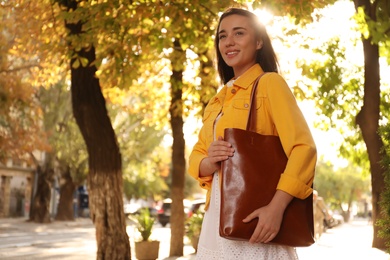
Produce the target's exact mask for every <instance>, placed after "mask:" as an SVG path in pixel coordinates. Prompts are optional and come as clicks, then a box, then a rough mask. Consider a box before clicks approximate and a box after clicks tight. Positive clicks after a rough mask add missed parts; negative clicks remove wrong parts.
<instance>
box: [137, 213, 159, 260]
mask: <svg viewBox="0 0 390 260" xmlns="http://www.w3.org/2000/svg"><path fill="white" fill-rule="evenodd" d="M129 218H130V219H131V220H133V221H134V222H135V223H136V226H137V230H138V232H139V233H140V234H141V237H142V240H141V241H136V242H135V257H136V258H137V259H139V260H144V259H145V260H146V259H157V258H158V252H159V248H160V241H156V240H150V239H149V238H150V235H151V234H152V229H153V225H154V223H155V218H153V217H152V216H151V215H150V212H149V209H148V208H145V209H142V210H141V211H140V213H139V214H138V215H135V216H129Z"/></svg>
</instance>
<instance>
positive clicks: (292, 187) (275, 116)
mask: <svg viewBox="0 0 390 260" xmlns="http://www.w3.org/2000/svg"><path fill="white" fill-rule="evenodd" d="M215 48H216V54H217V68H218V72H219V76H220V79H221V80H222V82H223V84H224V86H223V88H222V89H220V91H219V92H218V93H217V94H216V95H215V96H214V97H213V98H212V99H211V100H210V102H209V103H208V105H207V107H206V108H205V110H204V116H203V126H202V128H201V130H200V133H199V139H198V141H197V143H196V144H195V145H194V148H193V150H192V152H191V155H190V158H189V169H188V172H189V173H190V175H191V176H192V177H194V178H195V179H196V180H198V182H199V184H200V186H201V187H203V188H204V189H206V190H207V197H206V204H205V209H206V213H205V217H204V221H203V226H202V231H201V235H200V239H199V244H198V252H197V258H198V259H211V258H212V259H228V258H229V259H231V257H232V256H234V257H235V259H259V258H261V259H270V257H271V256H272V257H271V258H272V259H276V258H278V259H296V258H297V256H296V252H295V249H294V248H293V247H289V246H282V245H275V244H268V243H269V242H270V241H272V240H273V239H274V238H275V236H276V235H277V234H278V232H279V229H280V225H281V222H282V220H283V215H284V210H285V208H286V207H287V205H288V204H289V203H290V201H291V200H292V199H293V197H297V198H300V199H305V198H307V197H308V196H310V194H311V193H312V189H311V184H312V181H313V177H314V167H315V164H316V149H315V144H314V141H313V139H312V136H311V133H310V130H309V127H308V126H307V124H306V121H305V119H304V117H303V114H302V113H301V111H300V109H299V107H298V105H297V103H296V101H295V98H294V96H293V95H292V93H291V90H290V88H289V87H288V85H287V84H286V82H285V81H284V79H283V78H282V77H281V76H280V75H279V74H278V62H277V59H276V55H275V52H274V50H273V46H272V44H271V40H270V37H269V35H268V33H267V30H266V28H265V27H264V25H262V24H261V23H260V22H259V19H258V18H257V16H256V15H255V14H253V13H251V12H249V11H247V10H244V9H237V8H232V9H228V10H227V11H226V12H225V13H223V14H222V16H221V18H220V21H219V24H218V28H217V31H216V37H215ZM263 74H265V75H264V76H263V77H262V78H261V80H260V81H259V87H258V90H257V94H256V102H257V111H256V125H255V130H256V132H257V133H259V134H263V135H274V136H279V137H280V139H281V140H282V146H283V149H284V151H285V152H286V154H287V155H288V157H289V158H288V166H287V167H286V169H285V170H284V173H283V174H281V176H280V180H279V183H278V187H277V189H276V190H275V194H274V195H273V197H272V200H271V202H270V203H269V204H268V205H266V206H264V207H260V208H258V209H256V210H254V211H253V212H252V213H250V214H249V215H248V216H246V217H245V218H244V219H243V221H244V222H249V221H252V220H254V221H257V224H256V229H255V230H254V232H253V234H252V237H251V238H250V240H249V241H234V240H228V239H225V238H222V237H221V236H220V235H219V217H220V216H219V214H220V203H221V189H220V181H219V180H220V179H219V178H221V176H223V173H222V171H221V162H223V161H225V160H229V158H230V157H233V156H236V155H235V147H233V146H232V144H231V143H229V142H227V141H225V140H224V130H225V129H226V128H231V127H234V128H240V129H245V128H246V124H247V118H248V112H249V102H250V101H249V97H250V94H251V91H252V88H253V84H254V82H255V81H256V79H257V78H259V77H260V76H262V75H263ZM229 82H230V83H229Z"/></svg>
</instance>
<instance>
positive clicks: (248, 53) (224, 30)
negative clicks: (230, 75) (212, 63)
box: [218, 14, 263, 78]
mask: <svg viewBox="0 0 390 260" xmlns="http://www.w3.org/2000/svg"><path fill="white" fill-rule="evenodd" d="M218 38H219V44H218V49H219V52H220V53H221V55H222V58H223V60H224V61H225V62H226V64H227V65H228V66H230V67H232V68H233V71H234V76H235V77H236V78H237V77H239V76H241V75H242V74H243V73H244V72H245V71H246V70H247V69H249V68H250V67H252V66H253V65H254V64H255V63H256V52H257V50H259V49H261V47H262V45H263V42H262V41H261V40H259V39H256V37H255V31H254V29H253V27H252V26H251V23H250V19H249V18H248V17H245V16H241V15H237V14H233V15H229V16H227V17H225V18H224V19H223V20H222V21H221V23H220V25H219V30H218Z"/></svg>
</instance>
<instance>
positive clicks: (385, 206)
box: [377, 124, 390, 253]
mask: <svg viewBox="0 0 390 260" xmlns="http://www.w3.org/2000/svg"><path fill="white" fill-rule="evenodd" d="M381 134H382V136H383V140H384V143H385V146H384V150H385V151H384V152H385V153H386V157H385V158H384V159H383V160H382V161H381V164H382V165H383V168H385V169H386V172H385V184H386V186H385V189H384V192H383V193H382V194H381V200H380V206H381V210H382V212H381V213H382V215H383V216H384V217H383V218H382V219H380V220H378V222H377V224H378V226H379V227H380V228H381V229H380V231H379V233H378V235H379V236H380V237H381V238H383V239H384V240H385V241H386V242H385V245H386V252H388V253H390V229H389V226H390V168H389V167H388V166H389V164H390V125H389V124H387V125H385V126H383V127H382V128H381Z"/></svg>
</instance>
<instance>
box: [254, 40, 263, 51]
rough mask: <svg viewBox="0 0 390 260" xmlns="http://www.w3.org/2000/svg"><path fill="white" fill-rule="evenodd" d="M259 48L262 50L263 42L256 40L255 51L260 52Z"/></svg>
mask: <svg viewBox="0 0 390 260" xmlns="http://www.w3.org/2000/svg"><path fill="white" fill-rule="evenodd" d="M261 48H263V41H262V40H258V41H257V42H256V50H260V49H261Z"/></svg>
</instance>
